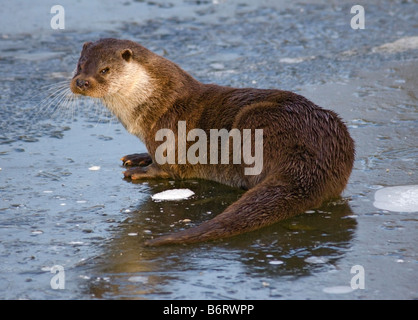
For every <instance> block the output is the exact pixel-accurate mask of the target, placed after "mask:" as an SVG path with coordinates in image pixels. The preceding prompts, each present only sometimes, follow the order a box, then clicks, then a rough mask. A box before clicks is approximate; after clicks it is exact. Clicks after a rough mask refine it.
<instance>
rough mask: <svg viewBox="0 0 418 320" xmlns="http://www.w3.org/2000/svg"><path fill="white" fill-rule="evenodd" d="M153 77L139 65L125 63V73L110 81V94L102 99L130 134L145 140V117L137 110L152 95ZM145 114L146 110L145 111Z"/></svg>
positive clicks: (122, 72)
mask: <svg viewBox="0 0 418 320" xmlns="http://www.w3.org/2000/svg"><path fill="white" fill-rule="evenodd" d="M152 93H153V88H152V84H151V77H150V76H149V74H148V73H147V71H146V70H145V68H143V67H142V66H141V65H140V64H139V63H137V62H135V61H131V62H128V63H125V68H124V70H123V71H121V72H119V73H118V75H117V76H116V77H113V78H110V79H109V89H108V94H107V95H106V96H105V97H103V98H102V101H103V103H104V105H105V106H106V107H107V108H108V109H109V110H110V111H111V112H112V113H113V114H114V115H115V116H116V117H117V118H118V119H119V121H120V122H121V123H122V124H123V125H124V126H125V128H126V130H128V132H130V133H132V134H134V135H136V136H138V137H139V138H141V140H142V138H143V136H144V135H143V130H144V128H142V126H141V122H142V117H143V115H138V114H136V113H135V110H136V109H137V108H138V106H139V105H142V104H144V103H145V102H146V101H147V100H148V99H149V98H150V97H151V95H152ZM144 113H145V110H144Z"/></svg>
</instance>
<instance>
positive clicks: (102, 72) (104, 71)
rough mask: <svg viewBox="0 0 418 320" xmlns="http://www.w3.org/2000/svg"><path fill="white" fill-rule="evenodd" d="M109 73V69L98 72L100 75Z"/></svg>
mask: <svg viewBox="0 0 418 320" xmlns="http://www.w3.org/2000/svg"><path fill="white" fill-rule="evenodd" d="M108 72H109V68H104V69H102V70H100V74H106V73H108Z"/></svg>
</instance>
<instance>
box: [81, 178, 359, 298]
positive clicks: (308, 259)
mask: <svg viewBox="0 0 418 320" xmlns="http://www.w3.org/2000/svg"><path fill="white" fill-rule="evenodd" d="M148 187H149V190H148V191H149V193H150V194H154V193H157V192H161V191H162V190H166V189H169V188H189V189H191V190H193V191H194V192H195V193H196V195H195V196H194V198H192V199H189V200H183V201H175V202H174V201H170V202H154V201H152V200H151V198H150V197H147V199H146V200H145V201H144V202H143V203H141V204H140V205H138V207H137V208H134V209H132V210H130V209H128V210H126V209H123V210H125V211H128V212H127V217H126V219H125V220H124V221H123V222H122V223H121V224H120V225H119V226H117V227H116V228H115V230H113V232H114V238H113V241H111V243H110V244H109V246H108V247H107V250H105V252H104V254H103V255H101V256H100V257H97V258H95V259H94V261H89V262H86V263H84V264H83V265H81V266H79V268H80V269H81V270H80V272H81V273H83V274H86V278H87V279H88V281H87V283H88V284H87V287H86V290H87V291H88V293H89V294H90V295H92V296H93V297H96V298H118V299H120V298H129V299H133V298H137V299H143V298H155V297H157V298H159V299H161V298H167V299H173V298H185V297H189V298H190V297H191V296H190V294H191V292H193V290H194V291H196V298H205V297H206V298H244V296H242V295H241V292H240V290H239V288H240V286H245V283H246V282H247V281H248V275H249V274H251V279H270V280H269V282H263V281H261V282H260V286H261V287H262V286H266V285H270V282H274V281H278V280H280V278H281V277H283V276H286V277H287V276H291V277H295V278H298V277H302V276H307V275H311V274H313V273H315V272H322V271H329V270H331V269H333V268H334V264H335V263H336V261H337V260H338V259H339V258H341V257H343V256H344V253H345V252H346V251H347V250H348V249H349V248H350V244H351V240H352V238H353V233H354V231H355V228H356V221H355V219H353V218H352V217H351V215H352V212H351V209H350V206H349V205H348V202H347V201H345V200H338V201H336V202H331V203H328V204H326V205H324V206H322V207H321V208H319V209H317V210H311V211H308V212H307V213H305V214H303V215H301V216H298V217H295V218H293V219H289V220H286V221H282V222H280V223H277V224H275V225H273V226H270V227H267V228H264V229H261V230H258V231H255V232H252V233H248V234H244V235H241V236H237V237H234V238H230V239H225V240H218V241H214V242H210V243H203V244H195V245H187V246H182V245H180V246H166V247H159V248H147V247H144V245H143V244H144V241H145V239H148V238H150V237H152V236H154V235H155V236H157V235H159V234H160V233H167V232H174V231H177V230H180V229H182V228H187V227H190V225H189V224H199V223H201V222H202V221H204V220H207V219H210V218H211V217H213V216H214V215H216V214H218V213H220V212H221V211H222V209H223V208H225V207H226V206H228V205H229V204H230V203H232V202H233V201H235V200H236V199H237V198H239V197H240V196H241V195H242V193H243V192H242V191H241V190H238V189H233V188H229V187H227V186H223V185H220V184H217V183H212V182H208V181H199V180H195V181H183V182H177V181H176V182H174V181H171V182H163V181H154V182H149V183H148ZM129 211H130V212H129ZM188 220H191V222H190V223H189V222H187V221H188ZM184 221H186V222H184ZM256 286H258V284H256ZM190 290H191V291H190Z"/></svg>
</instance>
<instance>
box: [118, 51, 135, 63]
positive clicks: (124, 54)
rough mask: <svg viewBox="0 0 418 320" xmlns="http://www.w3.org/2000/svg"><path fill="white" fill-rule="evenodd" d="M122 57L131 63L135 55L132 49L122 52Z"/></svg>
mask: <svg viewBox="0 0 418 320" xmlns="http://www.w3.org/2000/svg"><path fill="white" fill-rule="evenodd" d="M120 54H121V56H122V58H123V59H124V60H126V61H128V62H129V61H131V59H132V56H133V55H134V54H133V52H132V50H131V49H125V50H122V51H121V53H120Z"/></svg>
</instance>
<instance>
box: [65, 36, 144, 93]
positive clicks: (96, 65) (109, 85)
mask: <svg viewBox="0 0 418 320" xmlns="http://www.w3.org/2000/svg"><path fill="white" fill-rule="evenodd" d="M130 45H131V44H130V41H121V40H116V39H103V40H99V41H97V42H95V43H92V42H86V43H84V45H83V50H82V51H81V55H80V59H79V60H78V64H77V69H76V71H75V74H74V77H73V79H72V81H71V91H72V92H74V93H76V94H82V95H85V96H90V97H93V98H105V97H108V96H111V95H114V94H116V93H118V92H120V91H121V90H123V89H124V88H130V87H131V85H132V81H134V80H133V74H132V72H135V70H132V69H135V68H132V67H133V65H134V64H135V65H136V67H137V68H136V69H138V68H139V65H138V64H137V63H136V62H135V61H134V59H133V57H134V52H133V50H132V49H131V48H129V46H130ZM138 76H141V75H139V74H138ZM142 76H143V75H142ZM127 78H129V79H130V81H131V83H124V80H127ZM134 82H136V81H134Z"/></svg>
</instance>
